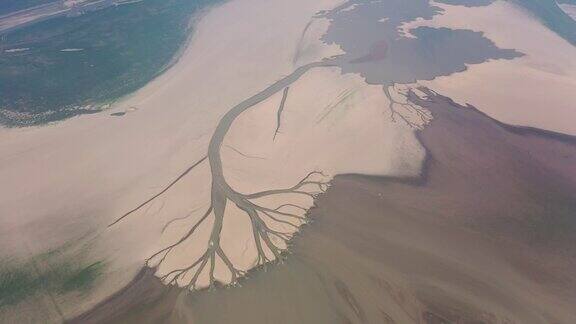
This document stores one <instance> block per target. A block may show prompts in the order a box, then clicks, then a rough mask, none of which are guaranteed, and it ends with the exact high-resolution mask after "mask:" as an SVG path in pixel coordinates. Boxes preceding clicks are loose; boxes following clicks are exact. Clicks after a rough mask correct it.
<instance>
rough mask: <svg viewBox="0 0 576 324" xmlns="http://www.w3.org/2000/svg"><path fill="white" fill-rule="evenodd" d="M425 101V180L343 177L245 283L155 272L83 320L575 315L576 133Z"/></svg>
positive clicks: (445, 319)
mask: <svg viewBox="0 0 576 324" xmlns="http://www.w3.org/2000/svg"><path fill="white" fill-rule="evenodd" d="M421 104H423V105H426V106H427V107H428V108H429V109H430V110H431V111H432V112H433V113H434V114H435V117H436V118H435V120H434V121H433V122H432V124H431V125H430V126H429V127H427V128H425V129H424V130H423V131H422V132H421V133H420V138H421V141H422V143H423V144H424V145H425V146H426V147H427V149H428V152H429V159H428V163H427V168H426V173H425V174H424V175H423V176H422V177H421V178H420V179H388V178H369V177H363V176H354V175H350V176H340V177H337V178H336V179H335V180H334V184H333V187H332V188H331V189H330V190H329V191H328V192H327V194H325V195H324V196H322V197H321V198H320V199H319V200H318V202H317V207H316V208H314V209H313V210H312V211H311V213H310V217H311V218H312V219H313V220H314V223H312V224H311V225H310V226H308V227H306V228H305V229H304V231H303V232H302V233H301V235H300V236H299V237H297V238H296V239H295V240H294V244H293V246H292V248H291V251H292V254H291V255H289V256H288V258H287V259H286V261H285V262H284V263H282V264H276V265H271V266H269V268H268V269H267V270H266V271H264V270H263V269H259V270H257V271H253V272H252V273H251V274H250V275H249V278H248V279H247V280H245V281H244V282H243V287H240V288H227V289H223V288H220V289H215V290H213V291H202V292H199V293H194V294H192V295H187V294H186V293H184V292H181V291H180V290H178V289H169V288H165V287H163V286H162V284H160V283H159V282H158V280H157V279H155V278H154V277H153V276H152V275H150V274H146V273H145V274H144V275H143V276H142V277H141V278H139V279H138V280H136V281H135V283H134V284H133V285H132V286H130V287H128V288H127V289H126V290H124V291H123V292H121V293H120V294H119V295H118V296H116V297H114V298H113V299H111V300H109V301H108V302H106V303H104V304H103V305H101V306H100V307H98V308H96V309H95V310H94V311H93V312H91V313H88V314H86V315H85V316H84V317H82V318H81V319H78V321H79V322H82V323H89V322H107V323H111V322H116V323H129V322H133V323H147V322H149V323H158V322H162V323H182V322H191V323H231V322H238V323H450V322H453V323H456V322H457V323H551V322H554V323H572V322H574V320H576V313H574V311H573V309H572V307H571V305H573V304H574V302H575V301H576V293H574V292H575V291H576V289H575V288H576V279H575V278H574V277H573V276H571V275H570V274H571V273H573V271H574V270H575V269H574V260H576V255H575V254H574V251H571V250H570V249H569V247H571V246H573V244H574V243H576V235H575V234H574V229H575V228H576V220H575V219H574V217H573V215H574V212H575V211H576V196H575V194H574V193H575V192H576V190H575V189H576V181H574V180H576V172H575V170H574V169H573V168H572V167H571V165H574V163H576V139H574V138H572V137H567V136H559V135H555V134H548V133H542V132H539V131H534V130H527V129H522V128H514V127H510V126H506V125H502V124H499V123H497V122H495V121H493V120H491V119H489V118H488V117H486V116H484V115H482V114H481V113H479V112H478V111H476V110H473V109H471V108H465V107H462V106H457V105H454V104H452V103H451V102H450V101H449V100H447V99H446V98H443V97H436V98H433V99H432V100H431V101H430V102H428V103H421ZM144 308H145V309H146V310H144Z"/></svg>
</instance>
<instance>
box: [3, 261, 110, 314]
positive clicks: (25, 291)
mask: <svg viewBox="0 0 576 324" xmlns="http://www.w3.org/2000/svg"><path fill="white" fill-rule="evenodd" d="M0 264H2V265H1V266H0V308H2V307H4V306H9V305H15V304H18V303H19V302H21V301H23V300H24V299H26V298H28V297H31V296H34V295H36V294H50V295H65V294H68V293H85V292H86V291H88V290H89V289H90V288H91V287H92V286H93V285H94V283H95V282H96V280H97V279H98V278H99V277H100V275H101V274H102V271H103V269H104V268H105V263H104V262H102V261H99V262H94V263H91V264H83V263H78V262H75V261H73V260H71V259H68V260H61V261H58V262H54V263H51V262H49V260H42V258H37V259H34V260H30V261H29V262H26V263H15V262H10V260H4V261H2V262H0Z"/></svg>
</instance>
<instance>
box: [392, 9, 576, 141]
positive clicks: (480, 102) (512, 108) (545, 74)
mask: <svg viewBox="0 0 576 324" xmlns="http://www.w3.org/2000/svg"><path fill="white" fill-rule="evenodd" d="M435 5H437V6H439V7H441V8H443V9H444V13H443V14H441V15H437V16H434V18H433V19H432V20H422V19H420V20H416V21H414V22H410V23H407V24H405V25H404V26H403V30H404V31H406V32H407V33H409V30H410V29H413V28H415V27H417V26H433V27H448V28H455V29H457V28H461V29H472V30H474V31H480V32H483V33H484V34H485V36H486V37H487V38H489V39H490V40H492V41H493V42H494V43H495V44H496V45H497V46H498V47H502V48H514V49H516V50H518V51H519V52H521V53H523V54H525V55H524V56H523V57H520V58H516V59H514V60H510V61H501V60H498V61H491V62H486V63H483V64H480V65H472V66H469V67H468V69H467V70H466V71H464V72H462V73H457V74H455V75H451V76H448V77H439V78H437V79H435V80H432V81H425V82H421V84H423V85H425V86H427V87H430V88H431V89H434V90H436V91H438V92H439V93H442V94H444V95H447V96H449V97H451V98H453V99H454V100H456V101H458V102H461V103H466V102H467V103H470V104H472V105H474V106H475V107H478V109H480V110H482V111H484V112H486V113H487V114H489V115H490V116H492V117H494V118H496V119H498V120H500V121H502V122H506V123H510V124H516V125H523V126H532V127H537V128H542V129H547V130H551V131H556V132H561V133H567V134H576V128H575V124H574V123H573V122H572V120H575V119H576V109H575V107H576V106H575V105H574V102H573V100H571V99H570V98H572V97H573V89H575V88H576V81H575V80H576V47H574V46H572V45H571V44H570V43H568V42H567V41H565V40H564V39H562V38H560V37H559V36H558V35H556V34H554V33H553V32H552V31H551V30H549V29H548V28H546V27H545V26H544V25H542V24H541V23H540V22H539V21H538V20H537V19H535V18H534V17H532V16H531V15H530V14H528V13H527V12H525V11H524V10H522V9H521V8H520V7H517V6H515V5H514V4H512V3H509V2H506V1H495V2H494V3H492V4H491V5H489V6H485V7H464V6H451V5H446V4H442V3H436V4H435ZM461 17H467V18H466V19H465V20H463V19H461ZM528 89H529V90H528ZM558 116H563V117H562V118H558Z"/></svg>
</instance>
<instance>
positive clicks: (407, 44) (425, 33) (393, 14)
mask: <svg viewBox="0 0 576 324" xmlns="http://www.w3.org/2000/svg"><path fill="white" fill-rule="evenodd" d="M440 13H441V9H440V8H439V7H436V6H433V5H431V4H430V3H429V2H428V1H427V0H389V1H361V0H353V1H348V2H347V3H346V5H344V6H342V8H339V9H336V10H333V11H332V12H328V13H326V14H325V16H326V17H327V18H328V19H330V20H331V22H332V24H331V25H330V28H329V29H328V33H327V34H326V35H325V36H324V41H326V42H327V43H335V44H338V45H340V46H341V47H342V49H343V50H344V51H345V52H346V54H345V55H344V57H343V64H342V69H343V71H344V73H348V72H353V73H359V74H360V75H362V76H363V77H365V78H366V81H367V82H368V83H370V84H383V85H391V84H393V83H412V82H416V81H417V80H430V79H433V78H435V77H438V76H444V75H450V74H452V73H455V72H460V71H463V70H465V69H466V64H478V63H482V62H485V61H487V60H489V59H513V58H516V57H519V56H521V55H522V54H521V53H519V52H517V51H515V50H513V49H500V48H497V47H496V46H495V45H494V44H493V43H492V42H491V41H490V40H489V39H487V38H485V37H484V36H483V35H482V34H481V33H478V32H473V31H470V30H452V29H447V28H429V27H420V28H417V29H415V30H413V31H412V36H411V37H410V35H401V34H400V30H399V27H400V26H401V25H402V24H403V23H405V22H409V21H413V20H415V19H416V18H419V17H420V18H423V19H430V18H432V17H433V16H434V15H437V14H440ZM407 36H408V37H407Z"/></svg>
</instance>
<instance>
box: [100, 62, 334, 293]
mask: <svg viewBox="0 0 576 324" xmlns="http://www.w3.org/2000/svg"><path fill="white" fill-rule="evenodd" d="M335 65H336V64H335V63H334V62H333V61H331V60H324V61H321V62H315V63H310V64H307V65H304V66H301V67H299V68H297V69H296V70H295V71H294V72H293V73H292V74H290V75H288V76H286V77H284V78H282V79H281V80H279V81H277V82H275V83H274V84H272V85H270V86H269V87H268V88H266V89H264V90H263V91H261V92H259V93H258V94H256V95H254V96H252V97H250V98H248V99H246V100H244V101H243V102H241V103H239V104H238V105H236V106H235V107H233V108H232V109H231V110H230V111H228V112H227V113H226V114H225V115H224V116H223V117H222V119H221V120H220V121H219V123H218V125H217V127H216V129H215V131H214V134H213V135H212V137H211V139H210V143H209V146H208V153H207V155H206V156H205V157H203V158H201V159H200V160H198V161H196V162H195V163H194V164H193V165H192V166H190V167H189V168H188V169H187V170H186V171H184V172H183V173H182V174H180V175H179V176H178V177H177V178H176V179H175V180H173V181H172V182H171V183H169V184H168V185H167V186H166V187H165V188H164V189H162V190H161V191H160V192H159V193H157V194H155V195H153V196H152V197H150V198H149V199H147V200H146V201H144V202H143V203H142V204H140V205H138V206H137V207H136V208H134V209H132V210H130V211H129V212H127V213H126V214H124V215H122V216H121V217H119V218H118V219H116V220H115V221H114V222H112V223H111V224H110V225H109V226H114V225H115V224H118V223H119V222H121V221H122V220H124V219H125V218H127V217H128V216H130V215H132V214H134V213H135V212H137V211H138V210H140V209H141V208H143V207H144V206H146V205H148V204H149V203H151V202H152V201H154V200H155V199H157V198H159V197H160V196H162V195H163V194H164V193H166V192H167V191H168V190H169V189H170V188H171V187H172V186H174V185H175V184H176V183H177V182H179V181H180V180H181V179H183V178H184V176H185V175H187V174H188V173H189V172H190V171H192V170H193V169H194V168H196V167H197V166H199V165H201V164H202V163H204V162H205V161H208V163H209V164H210V172H211V177H212V186H211V198H210V205H209V207H208V208H207V209H206V210H205V212H204V214H203V215H202V217H200V218H199V219H198V220H197V221H196V222H195V223H194V224H193V225H192V226H191V227H190V228H189V230H188V231H187V232H186V233H185V234H184V235H183V236H181V237H180V238H179V239H178V240H176V241H175V242H174V243H172V244H170V245H168V246H166V247H165V248H163V249H161V250H159V251H157V252H156V253H154V254H153V255H151V256H150V257H149V258H148V259H147V260H146V265H147V266H149V267H151V268H157V267H159V266H160V265H162V263H163V262H165V261H166V258H167V257H168V256H169V255H170V254H171V253H172V252H173V250H174V249H175V248H177V247H178V246H179V245H181V244H183V243H184V242H185V241H187V240H188V239H189V238H191V237H192V236H193V235H194V234H195V233H197V231H198V228H199V227H200V226H201V225H202V224H203V223H205V222H207V220H208V219H210V218H211V219H212V221H213V222H212V227H211V233H210V237H209V240H208V242H207V244H206V247H205V249H204V252H203V253H201V255H200V256H199V257H197V258H195V259H192V260H190V262H189V263H188V265H187V266H185V267H182V268H178V269H173V270H171V271H169V272H167V273H165V274H163V275H162V276H161V279H162V281H163V282H165V283H166V284H171V285H179V286H182V287H186V288H187V289H189V290H196V289H200V288H205V287H214V286H215V284H216V283H217V281H219V280H218V279H217V278H216V276H215V273H214V272H215V268H216V263H217V260H220V261H221V262H222V263H223V264H224V265H225V266H226V268H227V269H228V271H229V272H230V280H229V282H225V284H228V283H229V284H233V285H234V284H236V283H237V281H238V279H239V278H240V277H242V276H243V275H244V274H245V271H244V270H240V269H237V267H236V266H235V265H234V263H233V262H232V261H231V260H230V258H229V256H228V255H227V254H226V253H225V252H224V250H223V249H222V246H221V241H220V238H221V233H222V227H223V223H224V217H226V205H227V203H229V202H230V203H233V204H234V205H235V206H237V207H238V208H239V209H240V210H241V211H242V212H243V214H244V215H245V216H246V217H248V218H249V220H250V224H251V230H252V235H253V240H254V244H255V246H256V250H257V260H256V262H255V264H254V267H257V266H261V265H265V264H267V263H269V262H272V261H277V260H281V258H282V252H283V250H284V248H283V245H284V246H285V244H286V243H287V242H288V241H289V240H290V239H291V238H292V235H293V233H295V231H296V230H297V229H298V227H299V226H300V225H302V224H304V223H305V222H306V221H305V220H304V215H303V213H302V212H303V211H304V212H305V211H306V209H305V208H304V207H302V206H299V205H297V204H289V203H288V204H282V205H280V206H277V207H275V208H269V207H265V206H262V205H260V204H258V203H256V202H255V201H256V200H258V199H261V198H265V197H270V196H274V195H281V194H296V195H304V196H308V197H311V198H315V197H316V195H318V194H319V193H322V192H324V191H325V190H326V189H327V188H328V182H327V181H326V180H324V179H326V176H325V175H324V174H322V172H320V171H312V172H310V173H308V174H306V175H305V176H304V177H303V178H302V179H301V180H300V181H299V182H298V183H296V184H295V185H293V186H292V187H289V188H284V189H272V190H265V191H261V192H256V193H249V194H246V193H240V192H238V191H236V190H235V189H234V188H232V187H231V186H230V185H229V184H228V182H227V181H226V179H225V178H224V172H223V168H222V157H221V152H220V151H221V148H222V143H223V142H224V138H225V137H226V134H227V133H228V131H229V130H230V128H231V127H232V125H233V123H234V121H235V120H236V119H237V118H238V117H239V116H240V115H241V114H242V113H243V112H244V111H246V110H248V109H250V108H251V107H253V106H254V105H256V104H258V103H260V102H262V101H264V100H266V99H268V98H270V97H271V96H272V95H274V94H276V93H278V92H279V91H284V93H285V94H286V93H287V90H285V89H287V88H288V87H289V86H290V85H291V84H292V83H294V82H295V81H297V80H298V79H299V78H300V77H301V76H303V75H304V74H305V73H306V72H308V71H309V70H310V69H313V68H318V67H329V66H335ZM283 100H285V98H283ZM280 113H281V112H279V114H280ZM274 136H275V135H274ZM236 215H237V214H234V216H233V217H235V216H236ZM270 224H283V225H284V227H283V228H292V229H293V230H290V231H281V230H277V229H275V227H273V226H270ZM274 241H276V242H281V243H283V244H279V243H274ZM203 273H205V274H206V273H207V274H208V282H207V283H201V282H200V277H201V275H202V274H203ZM220 281H221V280H220Z"/></svg>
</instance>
